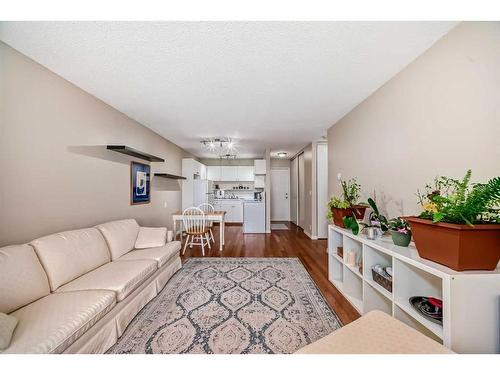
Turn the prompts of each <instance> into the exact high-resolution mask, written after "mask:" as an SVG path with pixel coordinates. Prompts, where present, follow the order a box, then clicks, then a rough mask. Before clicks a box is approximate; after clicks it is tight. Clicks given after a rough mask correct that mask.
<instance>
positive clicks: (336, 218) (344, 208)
mask: <svg viewBox="0 0 500 375" xmlns="http://www.w3.org/2000/svg"><path fill="white" fill-rule="evenodd" d="M328 208H329V209H330V213H329V215H328V216H327V217H328V219H333V223H334V224H335V225H336V226H338V227H341V228H344V221H343V218H344V217H345V216H350V215H351V214H352V210H351V208H350V207H349V203H348V202H346V201H345V200H343V199H340V198H338V197H331V198H330V201H329V202H328Z"/></svg>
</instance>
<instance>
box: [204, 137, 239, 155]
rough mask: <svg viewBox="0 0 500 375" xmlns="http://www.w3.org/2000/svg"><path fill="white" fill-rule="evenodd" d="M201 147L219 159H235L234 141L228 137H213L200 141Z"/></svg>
mask: <svg viewBox="0 0 500 375" xmlns="http://www.w3.org/2000/svg"><path fill="white" fill-rule="evenodd" d="M200 143H201V145H202V147H203V148H204V149H205V150H207V151H209V152H211V153H212V154H215V155H217V156H218V157H219V158H225V159H235V158H236V154H237V150H236V145H235V142H234V140H232V139H231V138H229V137H214V138H207V139H203V140H201V141H200Z"/></svg>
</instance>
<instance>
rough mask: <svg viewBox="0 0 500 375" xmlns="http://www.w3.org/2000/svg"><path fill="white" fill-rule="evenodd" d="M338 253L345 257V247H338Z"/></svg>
mask: <svg viewBox="0 0 500 375" xmlns="http://www.w3.org/2000/svg"><path fill="white" fill-rule="evenodd" d="M337 255H338V256H339V257H341V258H343V257H344V248H343V247H342V246H338V247H337Z"/></svg>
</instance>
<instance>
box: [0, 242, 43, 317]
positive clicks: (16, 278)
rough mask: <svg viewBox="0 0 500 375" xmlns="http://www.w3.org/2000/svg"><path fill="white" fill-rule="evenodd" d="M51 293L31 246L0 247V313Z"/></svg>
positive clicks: (12, 309) (8, 311)
mask: <svg viewBox="0 0 500 375" xmlns="http://www.w3.org/2000/svg"><path fill="white" fill-rule="evenodd" d="M49 293H50V289H49V281H48V280H47V275H46V273H45V271H44V270H43V268H42V265H41V264H40V261H39V260H38V257H37V256H36V254H35V251H34V250H33V248H32V247H31V246H29V245H14V246H7V247H2V248H0V296H1V298H0V312H3V313H6V314H8V313H10V312H12V311H14V310H17V309H18V308H20V307H23V306H24V305H27V304H28V303H31V302H33V301H36V300H37V299H39V298H42V297H44V296H46V295H47V294H49Z"/></svg>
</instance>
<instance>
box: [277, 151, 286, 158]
mask: <svg viewBox="0 0 500 375" xmlns="http://www.w3.org/2000/svg"><path fill="white" fill-rule="evenodd" d="M287 155H288V154H287V153H286V152H278V157H280V158H286V156H287Z"/></svg>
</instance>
